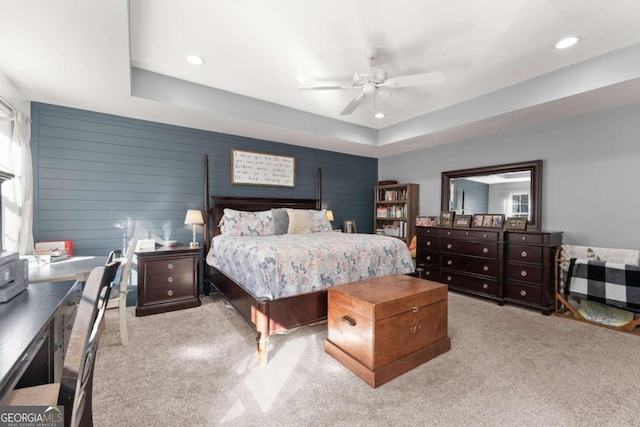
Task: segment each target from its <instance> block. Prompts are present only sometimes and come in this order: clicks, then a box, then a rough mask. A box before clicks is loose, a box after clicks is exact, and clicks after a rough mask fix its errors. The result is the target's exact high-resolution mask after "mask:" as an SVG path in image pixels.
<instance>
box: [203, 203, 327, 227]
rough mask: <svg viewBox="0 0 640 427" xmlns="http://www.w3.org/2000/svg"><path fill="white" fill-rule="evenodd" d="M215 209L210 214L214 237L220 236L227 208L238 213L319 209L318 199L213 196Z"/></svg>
mask: <svg viewBox="0 0 640 427" xmlns="http://www.w3.org/2000/svg"><path fill="white" fill-rule="evenodd" d="M211 201H212V202H213V207H212V208H211V211H210V212H209V214H210V218H211V228H210V230H211V231H212V233H213V234H212V235H213V236H217V235H218V234H220V228H219V227H218V224H220V220H221V219H222V215H223V212H224V209H225V208H230V209H235V210H237V211H266V210H269V209H273V208H290V209H317V208H318V206H317V205H318V200H317V199H273V198H262V197H231V196H211Z"/></svg>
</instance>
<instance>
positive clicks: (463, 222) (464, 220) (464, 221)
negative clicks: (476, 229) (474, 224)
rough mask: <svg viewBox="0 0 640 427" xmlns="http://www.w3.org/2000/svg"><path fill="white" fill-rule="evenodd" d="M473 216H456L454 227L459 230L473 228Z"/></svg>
mask: <svg viewBox="0 0 640 427" xmlns="http://www.w3.org/2000/svg"><path fill="white" fill-rule="evenodd" d="M471 221H472V217H471V215H456V216H455V218H454V220H453V226H454V227H459V228H469V227H470V226H471Z"/></svg>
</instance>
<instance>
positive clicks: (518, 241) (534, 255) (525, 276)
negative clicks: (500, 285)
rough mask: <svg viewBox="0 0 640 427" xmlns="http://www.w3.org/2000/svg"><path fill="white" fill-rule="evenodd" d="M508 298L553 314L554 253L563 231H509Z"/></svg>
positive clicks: (560, 242) (506, 291)
mask: <svg viewBox="0 0 640 427" xmlns="http://www.w3.org/2000/svg"><path fill="white" fill-rule="evenodd" d="M507 242H508V243H507V257H506V258H507V260H506V263H507V273H506V285H505V295H504V296H505V300H506V301H508V302H513V303H516V304H522V305H526V306H530V307H532V308H537V309H540V310H541V311H542V312H543V313H544V314H550V313H551V311H552V310H553V305H554V294H555V286H554V269H553V257H554V255H555V250H556V247H557V246H558V245H561V244H562V233H561V232H540V233H536V232H509V233H508V236H507Z"/></svg>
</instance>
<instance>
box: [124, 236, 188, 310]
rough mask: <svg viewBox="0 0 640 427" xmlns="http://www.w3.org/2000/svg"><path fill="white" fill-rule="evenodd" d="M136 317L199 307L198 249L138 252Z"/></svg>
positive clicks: (186, 248)
mask: <svg viewBox="0 0 640 427" xmlns="http://www.w3.org/2000/svg"><path fill="white" fill-rule="evenodd" d="M136 255H137V256H138V302H137V304H136V316H146V315H147V314H156V313H164V312H167V311H173V310H181V309H183V308H191V307H197V306H199V305H200V299H199V298H198V288H199V286H198V284H199V279H198V271H199V265H200V248H194V249H191V248H189V247H188V246H179V247H175V248H157V249H148V250H144V249H143V250H140V251H138V252H136Z"/></svg>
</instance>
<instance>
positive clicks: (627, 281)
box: [567, 258, 640, 312]
mask: <svg viewBox="0 0 640 427" xmlns="http://www.w3.org/2000/svg"><path fill="white" fill-rule="evenodd" d="M567 290H568V291H567V293H568V294H570V295H573V296H576V297H580V298H584V299H587V300H591V301H597V302H599V303H602V304H607V305H612V306H614V307H619V308H625V309H628V310H633V311H637V312H640V266H637V265H629V264H616V263H612V262H605V261H594V260H585V259H576V258H572V259H571V262H570V263H569V274H568V276H567Z"/></svg>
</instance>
